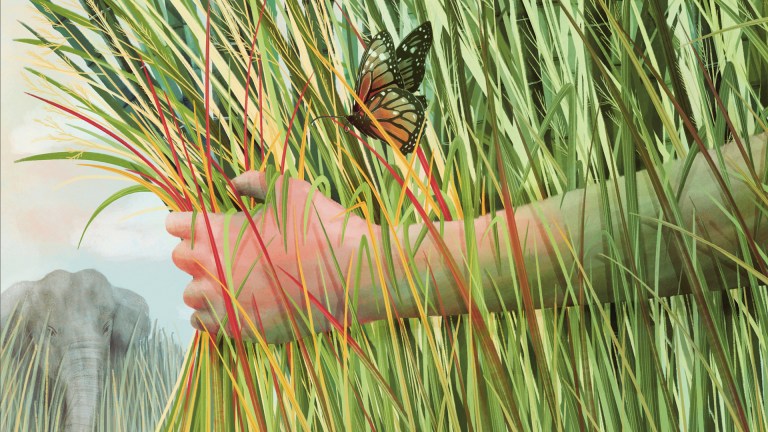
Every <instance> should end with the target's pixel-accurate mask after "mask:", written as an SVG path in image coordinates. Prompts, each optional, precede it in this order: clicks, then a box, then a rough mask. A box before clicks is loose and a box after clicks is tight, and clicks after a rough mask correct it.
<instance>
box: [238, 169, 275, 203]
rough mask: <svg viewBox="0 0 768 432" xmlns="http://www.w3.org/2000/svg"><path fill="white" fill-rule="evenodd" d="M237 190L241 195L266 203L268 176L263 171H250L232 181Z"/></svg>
mask: <svg viewBox="0 0 768 432" xmlns="http://www.w3.org/2000/svg"><path fill="white" fill-rule="evenodd" d="M232 184H233V185H234V186H235V189H237V191H238V192H239V193H240V194H241V195H246V196H249V197H253V198H256V199H257V200H259V201H264V199H265V198H266V197H267V175H266V174H265V173H264V172H263V171H248V172H246V173H243V174H240V175H239V176H237V177H235V178H234V179H233V180H232Z"/></svg>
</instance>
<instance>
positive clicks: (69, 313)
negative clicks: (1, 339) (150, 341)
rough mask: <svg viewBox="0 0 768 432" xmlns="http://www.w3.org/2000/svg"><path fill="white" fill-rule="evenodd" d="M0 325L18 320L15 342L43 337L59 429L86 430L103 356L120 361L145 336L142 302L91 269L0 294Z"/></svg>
mask: <svg viewBox="0 0 768 432" xmlns="http://www.w3.org/2000/svg"><path fill="white" fill-rule="evenodd" d="M1 300H2V307H1V310H0V312H1V313H0V329H2V328H4V327H5V326H6V325H12V324H14V323H16V322H17V320H18V324H19V333H18V336H17V337H16V339H17V342H16V343H15V345H16V346H17V347H19V348H23V347H24V345H28V344H31V343H35V341H37V340H38V336H39V335H46V333H47V335H46V337H45V338H43V339H42V340H45V341H46V346H45V350H46V352H47V357H48V370H49V371H51V372H52V373H57V375H55V376H52V377H49V378H52V379H56V378H57V379H58V380H59V382H60V383H63V385H64V389H65V390H64V391H65V395H64V407H65V430H67V431H79V430H91V429H92V427H93V424H94V420H95V412H96V409H97V407H98V403H99V399H100V396H101V395H100V392H101V389H102V386H103V383H104V377H105V374H106V372H107V371H106V366H107V364H108V359H110V358H111V359H112V361H113V362H114V361H115V360H120V359H121V357H123V356H124V355H125V353H126V351H127V349H128V346H129V344H130V343H131V341H139V340H142V339H146V337H147V335H148V333H149V328H150V322H149V315H148V307H147V303H146V301H144V299H143V298H142V297H141V296H139V295H138V294H135V293H133V292H131V291H128V290H125V289H122V288H117V287H113V286H112V285H111V284H110V283H109V281H107V279H106V277H104V275H102V274H101V273H99V272H98V271H96V270H83V271H79V272H77V273H70V272H67V271H63V270H55V271H53V272H51V273H49V274H48V275H46V276H45V277H44V278H42V279H41V280H39V281H34V282H21V283H18V284H15V285H13V286H12V287H10V288H9V289H8V290H6V291H4V292H3V294H2V299H1Z"/></svg>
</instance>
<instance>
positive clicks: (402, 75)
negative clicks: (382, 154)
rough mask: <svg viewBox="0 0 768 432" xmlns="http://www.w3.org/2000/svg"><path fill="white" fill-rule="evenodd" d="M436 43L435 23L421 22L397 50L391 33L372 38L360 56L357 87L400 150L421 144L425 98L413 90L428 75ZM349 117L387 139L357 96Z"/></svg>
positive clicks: (368, 131) (374, 135)
mask: <svg viewBox="0 0 768 432" xmlns="http://www.w3.org/2000/svg"><path fill="white" fill-rule="evenodd" d="M431 47H432V24H431V23H430V22H429V21H426V22H424V23H422V24H421V25H420V26H418V27H416V28H415V29H414V30H413V31H411V32H410V33H409V34H408V36H406V37H405V39H403V41H402V42H401V43H400V45H399V46H398V47H397V49H395V44H394V43H393V42H392V36H390V34H389V33H387V32H386V31H382V32H381V33H379V34H377V35H376V36H374V37H373V39H371V40H370V41H369V43H368V47H367V48H366V50H365V52H364V53H363V57H362V58H361V60H360V66H359V67H358V70H357V80H356V84H355V92H356V93H357V97H358V98H360V100H361V101H363V102H364V103H365V105H366V106H367V107H368V110H369V111H370V112H371V114H372V115H373V118H375V119H376V121H377V122H378V123H379V124H380V125H381V127H382V129H384V130H385V131H386V132H387V134H388V135H389V137H390V138H391V139H392V140H393V142H394V143H395V144H396V145H397V146H398V149H399V150H400V152H401V153H403V154H404V155H405V154H408V153H410V152H412V151H413V149H414V148H415V147H416V142H417V141H418V139H419V137H420V135H421V131H422V126H423V124H424V118H425V115H424V109H425V107H426V98H425V97H424V96H417V95H414V94H413V92H414V91H416V90H417V89H418V88H419V85H420V84H421V82H422V80H423V79H424V73H425V68H424V66H425V63H426V59H427V53H429V49H430V48H431ZM346 119H347V121H349V123H350V124H352V125H353V126H355V127H356V128H357V129H358V130H359V131H360V132H362V133H363V134H364V135H367V136H369V137H371V138H376V139H379V140H382V141H384V140H385V138H384V135H382V134H381V132H380V131H379V129H378V128H377V127H376V125H375V124H374V122H373V120H372V119H371V117H369V116H368V115H367V114H366V113H365V112H364V111H363V109H362V107H361V106H360V105H359V104H358V102H357V101H355V103H354V105H353V107H352V114H350V115H348V116H346Z"/></svg>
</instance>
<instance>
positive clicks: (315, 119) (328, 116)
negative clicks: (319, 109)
mask: <svg viewBox="0 0 768 432" xmlns="http://www.w3.org/2000/svg"><path fill="white" fill-rule="evenodd" d="M324 118H340V119H346V117H345V116H341V115H335V116H333V115H326V116H318V117H315V118H313V119H312V121H311V122H309V125H310V126H312V124H313V123H314V122H316V121H318V120H320V119H324Z"/></svg>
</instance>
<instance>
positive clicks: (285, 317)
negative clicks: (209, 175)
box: [166, 171, 379, 343]
mask: <svg viewBox="0 0 768 432" xmlns="http://www.w3.org/2000/svg"><path fill="white" fill-rule="evenodd" d="M284 181H287V182H288V193H287V206H286V207H285V208H286V211H285V214H283V208H284V206H283V203H282V196H283V192H282V191H283V182H284ZM233 183H234V185H235V188H236V189H237V190H238V192H240V193H241V194H242V195H244V196H250V197H253V198H255V199H257V200H259V201H264V199H265V198H266V196H267V194H268V192H269V191H268V185H267V179H266V176H265V175H264V173H262V172H257V171H249V172H247V173H245V174H243V175H241V176H239V177H237V178H236V179H234V180H233ZM274 189H275V196H276V204H277V205H276V206H274V207H272V206H269V207H265V209H264V210H261V211H259V212H258V213H256V215H254V216H253V220H254V222H255V225H256V227H257V228H258V233H259V234H260V236H261V239H262V240H263V243H264V246H265V248H266V250H267V254H268V257H269V259H267V258H266V257H265V256H264V253H263V249H264V248H262V246H261V244H260V243H259V241H258V239H257V235H256V233H255V232H254V230H253V229H252V227H251V226H250V224H249V222H248V219H247V217H246V215H245V214H244V213H242V212H239V213H235V214H232V215H227V214H221V213H209V214H208V218H209V221H210V225H211V232H212V234H213V239H214V244H215V247H216V249H217V250H218V252H219V256H220V257H221V259H222V263H223V261H224V256H225V254H224V253H223V252H224V246H225V244H227V245H228V246H227V249H228V251H227V253H228V254H231V258H230V260H229V261H230V262H232V285H230V286H231V287H234V291H235V292H237V290H238V288H239V287H241V286H242V290H241V291H240V294H239V296H238V301H239V303H240V305H241V306H242V307H243V309H244V310H245V312H246V313H247V315H248V316H249V318H250V320H251V321H252V322H253V325H254V326H255V327H256V329H255V330H256V331H258V332H260V333H262V334H263V335H264V336H265V338H266V340H267V342H270V343H282V342H285V341H288V340H291V339H294V338H295V334H294V331H293V330H292V327H291V321H290V314H293V317H294V318H295V320H296V322H297V324H298V326H299V329H300V331H301V332H302V333H306V332H308V331H309V328H308V327H307V325H306V324H305V322H304V320H303V319H302V318H301V316H302V314H303V315H304V316H307V315H308V314H307V312H308V309H307V301H306V300H307V298H308V297H314V299H316V300H317V302H319V304H321V305H322V307H323V308H325V309H326V310H327V311H328V312H330V313H331V314H332V315H333V316H334V317H336V318H337V319H338V320H339V321H343V318H344V302H345V300H344V285H343V280H342V278H341V277H340V276H339V273H338V269H337V266H336V265H337V263H338V266H339V268H340V269H341V271H342V272H343V274H347V270H348V268H349V265H350V262H351V261H352V260H353V259H354V260H355V264H356V263H357V260H356V256H357V251H358V250H359V247H360V242H361V240H362V239H363V238H364V237H366V236H368V234H369V232H372V233H373V234H374V235H378V230H379V228H378V226H373V227H372V231H369V227H368V224H367V223H366V222H365V220H363V219H361V218H359V217H357V216H354V215H350V216H349V218H348V219H346V216H347V212H346V209H345V208H344V207H342V206H341V205H339V204H338V203H336V202H334V201H333V200H331V199H329V198H326V197H325V196H323V195H322V194H321V193H320V192H319V191H315V192H314V193H312V197H311V200H310V197H309V195H310V193H311V192H312V190H311V186H310V184H309V183H307V182H304V181H301V180H296V179H286V178H283V177H280V178H278V180H277V182H276V184H275V187H274ZM308 200H310V201H309V205H307V201H308ZM275 209H276V210H277V212H275ZM276 213H277V214H276ZM278 218H279V223H278ZM226 219H229V221H228V223H227V222H226ZM305 220H306V225H305ZM345 220H346V222H345ZM305 226H306V229H305ZM166 229H167V230H168V232H169V233H171V234H172V235H174V236H176V237H180V238H181V239H182V242H181V243H180V244H179V245H178V246H177V247H176V248H175V249H174V251H173V262H174V263H175V264H176V265H177V266H178V267H179V268H180V269H182V270H184V271H185V272H187V273H189V274H190V275H192V282H190V283H189V285H188V286H187V288H186V289H185V290H184V302H185V303H186V304H187V305H188V306H190V307H191V308H193V309H195V312H194V313H193V315H192V325H193V326H194V327H195V328H197V329H199V330H207V331H209V332H211V333H215V332H217V331H218V329H219V322H220V321H223V319H224V318H225V317H226V316H227V314H226V310H225V303H224V301H225V300H224V297H223V294H224V293H223V291H222V287H221V284H220V283H219V281H218V272H217V267H216V261H215V258H214V255H213V253H212V247H211V241H210V238H209V234H208V230H207V228H206V225H205V219H204V218H203V216H202V215H200V214H198V215H197V217H196V220H195V227H194V230H195V232H194V247H193V243H192V241H191V234H192V213H189V212H187V213H171V214H170V215H169V216H168V217H167V219H166ZM241 232H242V233H243V234H242V237H240V233H241ZM284 234H285V235H284ZM238 238H239V239H240V240H239V244H238ZM225 239H226V242H225ZM236 245H237V246H236ZM334 257H335V259H336V260H337V261H336V262H334ZM270 261H271V265H270ZM352 274H355V273H354V272H353V273H352ZM361 274H362V278H363V279H366V276H365V275H366V274H369V272H367V271H362V272H361ZM302 280H303V281H304V284H303V285H304V287H305V288H306V290H307V293H306V294H307V295H305V292H304V288H303V287H302V283H301V281H302ZM358 286H366V287H370V286H371V285H370V283H366V281H365V280H363V281H361V283H360V284H358ZM283 294H284V295H283ZM351 296H352V294H351V293H350V297H351ZM370 298H371V296H360V299H361V300H360V302H361V305H360V307H359V308H358V310H357V317H358V319H359V320H360V321H366V318H365V317H366V313H367V308H366V307H365V306H366V305H363V304H362V303H363V302H364V301H366V300H369V299H370ZM286 300H287V301H286ZM310 304H312V301H310ZM296 308H298V311H297V309H296ZM236 309H237V308H236ZM299 312H300V313H299ZM352 316H354V315H353V314H349V317H352ZM312 320H313V324H314V331H315V332H323V331H328V330H330V329H331V325H330V322H329V321H328V319H327V318H326V317H325V316H324V314H323V313H322V312H321V310H320V309H319V308H318V307H317V304H315V305H313V307H312ZM238 325H239V326H240V328H241V329H242V330H243V334H244V336H245V337H253V328H252V327H251V326H250V325H249V324H248V322H247V321H246V320H243V319H242V318H241V322H240V323H239V324H238ZM226 327H227V330H229V325H228V324H227V326H226Z"/></svg>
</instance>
